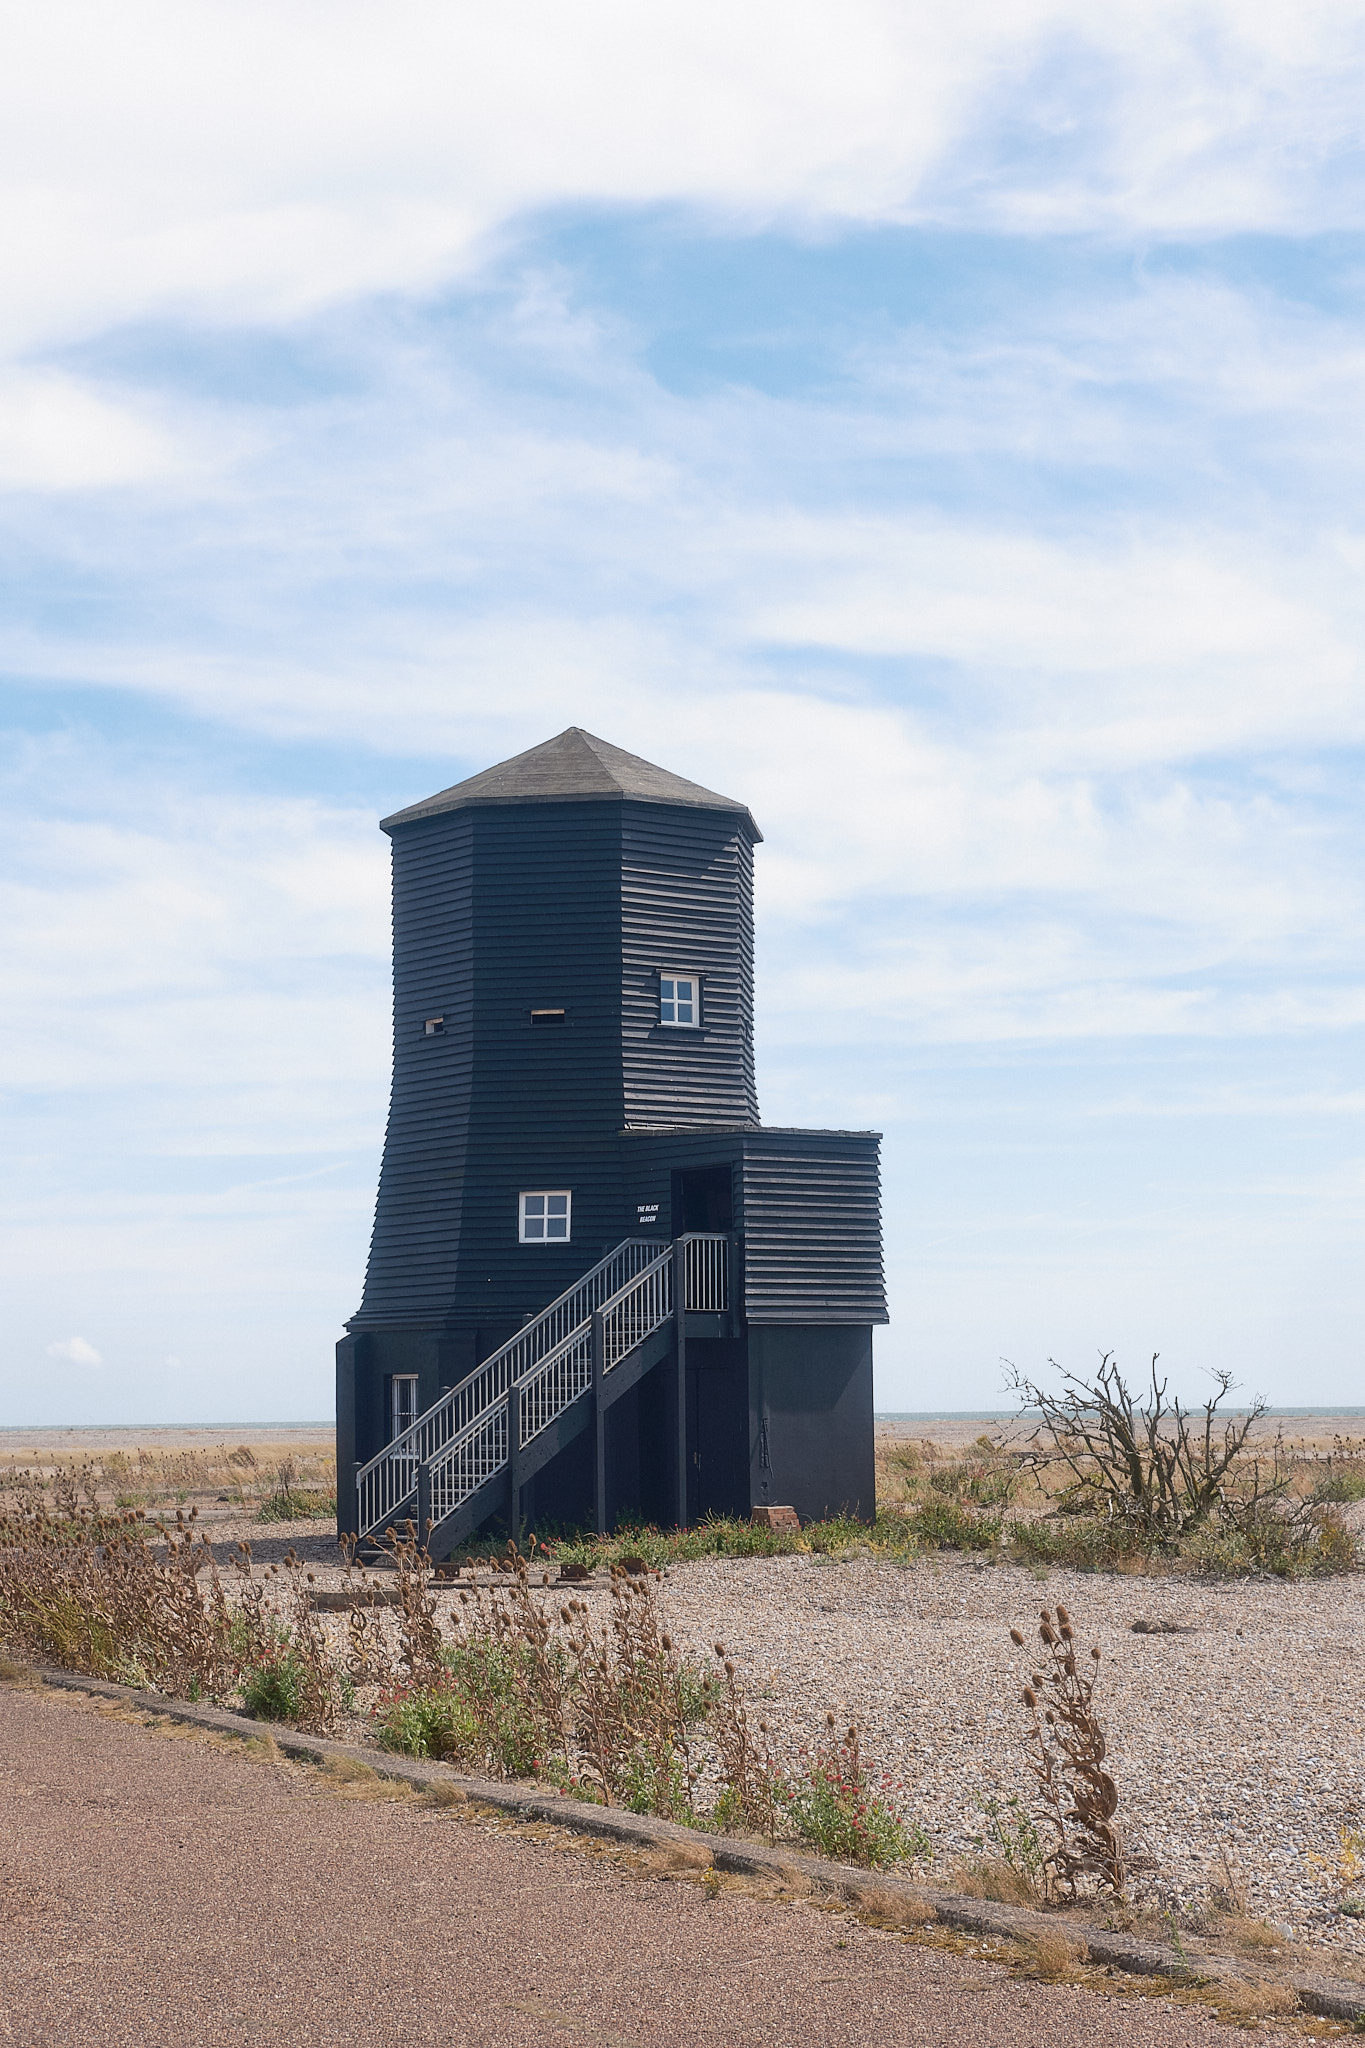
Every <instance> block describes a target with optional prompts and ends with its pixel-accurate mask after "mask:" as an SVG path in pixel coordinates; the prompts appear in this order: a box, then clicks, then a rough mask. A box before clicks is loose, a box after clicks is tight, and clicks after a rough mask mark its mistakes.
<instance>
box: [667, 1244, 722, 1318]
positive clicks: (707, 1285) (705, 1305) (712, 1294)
mask: <svg viewBox="0 0 1365 2048" xmlns="http://www.w3.org/2000/svg"><path fill="white" fill-rule="evenodd" d="M678 1242H679V1243H680V1244H681V1246H682V1248H683V1266H684V1271H685V1274H686V1288H687V1309H688V1313H689V1314H711V1315H722V1314H724V1312H725V1311H726V1310H727V1309H728V1308H729V1306H730V1259H729V1251H730V1240H729V1238H728V1237H720V1236H718V1235H716V1234H715V1233H714V1232H711V1231H705V1230H689V1231H688V1232H687V1233H686V1235H685V1236H683V1237H681V1238H679V1240H678Z"/></svg>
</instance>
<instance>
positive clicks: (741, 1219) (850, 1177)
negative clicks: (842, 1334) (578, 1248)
mask: <svg viewBox="0 0 1365 2048" xmlns="http://www.w3.org/2000/svg"><path fill="white" fill-rule="evenodd" d="M880 1148H881V1139H880V1138H879V1136H878V1134H877V1133H876V1132H875V1131H785V1130H767V1131H765V1130H757V1131H755V1130H747V1129H742V1128H740V1129H734V1130H730V1131H710V1132H708V1131H699V1130H678V1131H638V1132H630V1133H628V1134H625V1135H623V1137H622V1141H621V1153H622V1157H623V1159H624V1161H625V1175H624V1181H625V1187H624V1193H625V1199H626V1204H627V1209H626V1210H623V1217H624V1215H625V1214H626V1213H627V1212H628V1210H629V1206H630V1205H633V1204H638V1203H642V1202H657V1203H658V1204H659V1205H660V1207H659V1223H658V1229H659V1232H660V1235H661V1236H663V1237H667V1236H669V1235H670V1234H671V1233H672V1232H673V1231H674V1230H676V1229H677V1228H678V1227H679V1223H678V1219H677V1218H676V1217H674V1216H672V1215H671V1214H670V1209H669V1198H670V1183H671V1180H672V1175H673V1173H674V1171H675V1170H682V1171H686V1170H688V1169H689V1168H695V1167H706V1166H720V1165H727V1164H728V1165H730V1166H731V1168H732V1170H733V1172H734V1176H735V1228H736V1230H737V1231H738V1232H739V1234H740V1236H741V1237H742V1239H743V1243H744V1312H745V1315H746V1317H747V1318H748V1320H749V1321H750V1322H754V1323H884V1322H885V1321H886V1320H887V1313H886V1288H885V1281H884V1278H883V1269H882V1232H881V1181H880Z"/></svg>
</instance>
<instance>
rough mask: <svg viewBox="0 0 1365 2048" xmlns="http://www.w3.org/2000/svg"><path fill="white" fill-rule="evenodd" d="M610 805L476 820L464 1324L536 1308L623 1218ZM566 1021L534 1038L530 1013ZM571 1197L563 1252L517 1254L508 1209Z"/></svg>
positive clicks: (534, 809) (617, 901)
mask: <svg viewBox="0 0 1365 2048" xmlns="http://www.w3.org/2000/svg"><path fill="white" fill-rule="evenodd" d="M620 813H621V806H620V804H619V803H572V804H570V803H566V804H553V803H539V804H535V805H527V806H522V807H519V808H514V807H511V806H490V807H487V808H484V809H482V810H479V811H477V812H475V813H474V814H473V815H474V842H475V849H476V851H475V866H474V916H473V928H474V948H475V954H476V957H477V960H478V962H479V975H478V986H477V989H476V993H475V1005H474V1086H473V1092H472V1097H471V1101H470V1108H469V1137H468V1146H467V1150H466V1155H465V1166H464V1171H465V1182H466V1192H465V1198H464V1203H463V1207H462V1213H461V1233H460V1254H459V1262H458V1281H457V1286H456V1289H455V1292H454V1294H453V1296H452V1299H451V1302H450V1306H451V1308H452V1309H453V1310H454V1311H455V1312H456V1315H457V1317H458V1318H459V1319H460V1320H462V1321H464V1320H467V1319H468V1318H470V1317H475V1318H478V1319H481V1320H482V1319H489V1318H496V1317H506V1316H512V1317H514V1318H515V1317H517V1316H519V1315H521V1314H525V1313H528V1312H530V1311H532V1310H534V1309H538V1308H540V1307H543V1305H544V1304H545V1303H546V1302H547V1301H549V1300H551V1299H552V1298H553V1296H554V1295H556V1294H558V1293H559V1292H560V1291H561V1290H562V1289H563V1288H565V1287H567V1286H569V1285H570V1284H571V1282H572V1281H574V1280H576V1279H577V1278H578V1276H579V1275H580V1274H581V1273H582V1272H583V1271H584V1270H585V1269H586V1268H587V1267H588V1266H590V1265H592V1264H593V1262H594V1261H595V1260H596V1259H598V1258H600V1257H601V1255H602V1252H603V1250H604V1248H605V1245H606V1241H607V1240H608V1238H610V1237H611V1236H612V1232H613V1230H614V1226H615V1223H616V1220H617V1215H618V1212H619V1207H620V1198H619V1168H618V1164H617V1159H616V1155H615V1149H614V1146H613V1144H612V1142H611V1141H612V1139H613V1137H614V1135H615V1133H616V1131H617V1130H618V1129H619V1128H620V1124H621V1117H622V1094H621V1061H620V1028H621V994H620V983H621V952H620V922H621V824H620ZM549 1008H554V1009H559V1008H562V1009H563V1010H564V1012H565V1020H564V1022H563V1023H562V1024H556V1025H550V1026H536V1025H533V1024H532V1023H531V1012H532V1010H533V1009H549ZM536 1188H567V1189H569V1190H570V1192H571V1193H572V1195H573V1235H572V1238H571V1240H570V1242H569V1243H568V1244H566V1245H553V1244H535V1245H522V1244H520V1243H519V1242H518V1214H517V1198H518V1196H519V1194H520V1193H522V1192H523V1191H525V1190H528V1189H536Z"/></svg>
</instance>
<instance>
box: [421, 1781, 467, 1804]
mask: <svg viewBox="0 0 1365 2048" xmlns="http://www.w3.org/2000/svg"><path fill="white" fill-rule="evenodd" d="M422 1799H423V1802H424V1804H426V1805H427V1806H467V1805H468V1804H469V1794H468V1793H467V1792H466V1791H465V1790H464V1789H463V1787H462V1786H460V1785H452V1784H450V1782H449V1781H448V1780H447V1779H445V1778H434V1779H433V1780H432V1782H431V1783H430V1784H429V1785H428V1786H427V1788H426V1790H425V1792H424V1793H423V1794H422Z"/></svg>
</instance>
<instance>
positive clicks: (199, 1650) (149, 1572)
mask: <svg viewBox="0 0 1365 2048" xmlns="http://www.w3.org/2000/svg"><path fill="white" fill-rule="evenodd" d="M196 1513H197V1511H196V1510H195V1509H191V1510H190V1513H189V1515H188V1516H187V1515H186V1514H185V1513H184V1511H183V1510H178V1511H177V1513H176V1518H175V1522H174V1524H171V1523H169V1522H168V1521H164V1520H159V1521H149V1520H148V1519H147V1516H146V1514H145V1513H144V1512H143V1511H140V1510H123V1511H118V1510H113V1509H108V1508H105V1507H102V1506H101V1505H100V1504H99V1502H98V1496H97V1493H96V1490H95V1487H94V1485H93V1483H92V1484H90V1485H89V1486H88V1487H86V1488H84V1489H82V1490H81V1491H76V1490H74V1489H63V1490H61V1491H59V1492H58V1494H57V1498H56V1499H55V1501H53V1502H51V1503H49V1501H48V1500H47V1499H46V1498H45V1496H44V1494H43V1493H42V1492H41V1491H38V1490H35V1489H33V1488H22V1487H21V1488H20V1489H18V1491H17V1493H12V1494H11V1496H10V1500H9V1505H8V1508H7V1511H6V1512H4V1513H3V1514H0V1628H3V1635H4V1642H5V1647H6V1649H7V1650H8V1651H11V1652H16V1653H18V1655H19V1656H21V1657H24V1658H28V1659H30V1660H31V1661H33V1662H35V1663H53V1664H59V1665H61V1666H63V1667H64V1668H65V1669H67V1670H71V1671H82V1672H88V1673H89V1674H90V1675H91V1676H93V1677H97V1678H107V1679H114V1680H116V1681H121V1682H123V1683H126V1684H131V1685H136V1686H138V1687H141V1688H144V1689H150V1690H154V1691H159V1692H164V1693H167V1694H170V1695H172V1696H174V1697H177V1698H182V1699H227V1698H231V1697H233V1696H235V1695H236V1694H237V1693H238V1691H239V1689H241V1690H242V1692H243V1696H244V1697H246V1698H247V1699H248V1700H254V1702H255V1710H256V1711H259V1712H261V1713H262V1714H268V1715H271V1716H272V1717H274V1718H280V1719H289V1720H292V1721H294V1722H296V1723H297V1725H298V1726H299V1727H303V1728H310V1729H314V1730H316V1731H317V1732H319V1733H325V1732H327V1731H328V1730H330V1729H331V1728H332V1727H333V1726H334V1725H335V1723H336V1720H337V1717H338V1715H339V1713H340V1712H341V1711H342V1710H343V1709H344V1708H345V1707H346V1706H347V1705H348V1704H349V1700H350V1697H351V1686H350V1681H349V1679H348V1678H347V1675H346V1673H345V1672H344V1671H343V1670H339V1669H338V1667H337V1666H336V1664H335V1662H334V1660H333V1659H332V1658H331V1656H330V1655H329V1653H328V1649H327V1643H326V1639H325V1636H324V1635H323V1632H322V1630H321V1627H320V1626H319V1623H318V1621H317V1618H316V1616H315V1615H313V1614H312V1612H311V1611H310V1606H309V1591H308V1585H309V1580H310V1575H309V1574H307V1573H306V1572H305V1571H304V1569H303V1566H302V1564H301V1561H300V1560H299V1558H298V1557H297V1556H296V1555H295V1553H294V1552H293V1551H292V1550H291V1551H290V1552H289V1554H288V1555H287V1556H286V1557H285V1558H284V1559H283V1560H282V1562H281V1563H280V1564H279V1565H271V1566H269V1567H267V1570H266V1572H265V1573H264V1574H263V1575H259V1574H258V1573H257V1572H256V1570H255V1568H254V1566H253V1563H252V1558H251V1552H250V1549H249V1547H248V1546H246V1545H239V1546H238V1549H237V1551H236V1553H235V1555H234V1557H233V1559H232V1562H231V1564H230V1566H229V1569H228V1573H227V1577H226V1580H225V1578H224V1575H223V1573H222V1572H220V1570H219V1568H218V1565H217V1563H216V1561H215V1559H214V1555H213V1550H212V1547H211V1546H210V1545H209V1543H208V1541H207V1539H206V1538H205V1537H204V1536H203V1535H202V1534H201V1533H200V1532H199V1531H198V1530H197V1529H196V1527H195V1520H196Z"/></svg>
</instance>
